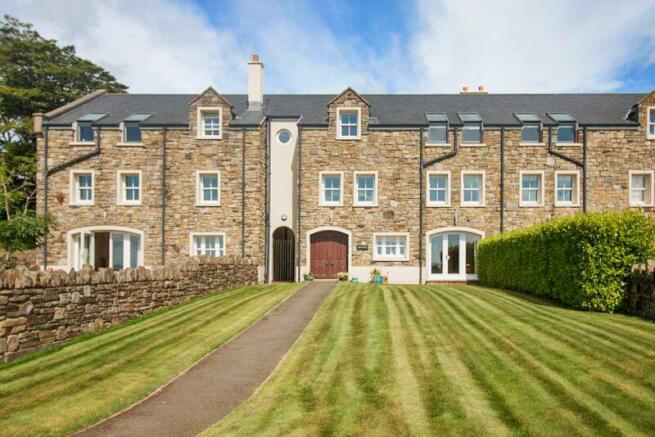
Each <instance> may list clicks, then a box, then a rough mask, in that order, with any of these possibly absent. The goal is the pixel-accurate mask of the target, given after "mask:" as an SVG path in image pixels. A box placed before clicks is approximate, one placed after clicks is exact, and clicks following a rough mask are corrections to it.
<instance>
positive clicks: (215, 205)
mask: <svg viewBox="0 0 655 437" xmlns="http://www.w3.org/2000/svg"><path fill="white" fill-rule="evenodd" d="M196 206H198V207H210V208H211V207H217V206H221V203H220V202H218V203H196Z"/></svg>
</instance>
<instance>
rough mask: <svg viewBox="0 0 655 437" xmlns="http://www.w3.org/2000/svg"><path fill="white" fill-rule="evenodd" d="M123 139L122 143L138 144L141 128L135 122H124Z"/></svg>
mask: <svg viewBox="0 0 655 437" xmlns="http://www.w3.org/2000/svg"><path fill="white" fill-rule="evenodd" d="M124 132H125V137H124V138H123V141H124V142H126V143H140V142H141V126H140V125H139V123H138V122H136V121H130V122H125V129H124Z"/></svg>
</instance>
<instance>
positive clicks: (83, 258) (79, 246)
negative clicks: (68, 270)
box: [73, 232, 95, 270]
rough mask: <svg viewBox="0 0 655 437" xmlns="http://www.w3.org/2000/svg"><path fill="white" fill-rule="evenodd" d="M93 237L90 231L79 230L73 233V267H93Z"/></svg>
mask: <svg viewBox="0 0 655 437" xmlns="http://www.w3.org/2000/svg"><path fill="white" fill-rule="evenodd" d="M94 253H95V239H94V238H93V233H92V232H80V233H79V234H74V235H73V267H74V268H75V270H80V269H82V267H84V266H86V265H88V266H91V267H95V265H94V263H95V257H94V256H93V254H94Z"/></svg>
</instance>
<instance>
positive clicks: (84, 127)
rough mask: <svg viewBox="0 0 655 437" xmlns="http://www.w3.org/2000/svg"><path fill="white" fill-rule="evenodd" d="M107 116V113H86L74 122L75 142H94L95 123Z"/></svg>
mask: <svg viewBox="0 0 655 437" xmlns="http://www.w3.org/2000/svg"><path fill="white" fill-rule="evenodd" d="M105 116H107V114H96V113H91V114H86V115H85V116H83V117H80V118H79V119H78V120H77V121H76V122H75V123H74V124H73V128H74V129H75V142H76V143H81V144H93V143H94V142H95V129H94V127H93V123H95V122H96V121H98V120H100V119H101V118H103V117H105Z"/></svg>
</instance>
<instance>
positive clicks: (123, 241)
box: [109, 232, 141, 270]
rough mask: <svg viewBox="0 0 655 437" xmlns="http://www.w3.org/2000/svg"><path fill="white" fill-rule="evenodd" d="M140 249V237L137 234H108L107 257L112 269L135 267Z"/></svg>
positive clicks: (137, 263)
mask: <svg viewBox="0 0 655 437" xmlns="http://www.w3.org/2000/svg"><path fill="white" fill-rule="evenodd" d="M140 251H141V239H140V238H139V236H138V235H133V234H125V233H122V232H112V233H111V234H110V244H109V259H111V267H112V268H113V269H114V270H121V269H128V268H135V267H137V266H138V265H139V253H140Z"/></svg>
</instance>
